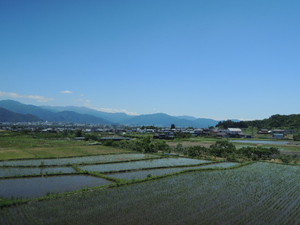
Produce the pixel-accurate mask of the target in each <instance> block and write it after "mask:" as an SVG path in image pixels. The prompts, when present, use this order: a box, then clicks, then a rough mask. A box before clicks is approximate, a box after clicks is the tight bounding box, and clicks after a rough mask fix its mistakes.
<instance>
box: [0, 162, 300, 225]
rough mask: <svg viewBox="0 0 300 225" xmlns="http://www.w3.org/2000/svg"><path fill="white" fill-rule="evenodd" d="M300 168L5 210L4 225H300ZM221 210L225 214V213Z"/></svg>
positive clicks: (262, 169)
mask: <svg viewBox="0 0 300 225" xmlns="http://www.w3.org/2000/svg"><path fill="white" fill-rule="evenodd" d="M299 180H300V167H299V166H289V165H279V164H274V163H262V162H258V163H253V164H251V165H247V166H243V167H239V168H235V169H231V170H211V171H202V172H200V171H196V172H191V173H183V174H180V175H177V176H171V177H166V178H164V179H157V180H153V181H151V182H142V183H136V184H134V185H125V186H120V187H116V188H103V189H96V190H94V191H91V192H84V193H82V194H76V195H69V196H68V197H61V198H56V199H47V200H44V201H32V202H30V203H29V204H22V205H17V206H13V207H7V208H4V209H3V210H1V211H0V224H20V221H22V224H24V225H27V224H28V225H29V224H30V225H31V224H52V225H56V224H75V225H76V224H78V225H79V224H99V221H101V224H106V225H116V224H143V225H148V224H149V225H150V224H157V225H165V224H189V225H199V224H245V225H251V224H259V225H265V224H289V225H298V224H300V208H299V205H300V195H299V193H300V185H299ZM220 209H221V210H220Z"/></svg>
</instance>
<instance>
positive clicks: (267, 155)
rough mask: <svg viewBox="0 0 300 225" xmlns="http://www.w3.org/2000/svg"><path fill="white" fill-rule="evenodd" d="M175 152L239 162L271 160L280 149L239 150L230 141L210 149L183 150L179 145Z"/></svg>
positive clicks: (250, 148) (258, 147)
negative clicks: (242, 160) (240, 160)
mask: <svg viewBox="0 0 300 225" xmlns="http://www.w3.org/2000/svg"><path fill="white" fill-rule="evenodd" d="M174 151H179V152H180V153H183V154H185V155H187V156H191V157H202V158H203V157H205V156H214V157H222V158H227V159H228V160H237V159H239V158H247V159H248V160H257V159H271V158H273V157H275V156H277V155H278V154H279V153H280V152H279V150H278V148H274V147H270V148H265V147H260V146H256V147H249V146H247V147H242V148H239V149H237V148H236V147H235V145H234V144H233V143H230V142H228V141H217V142H216V143H215V144H213V145H211V146H210V147H204V146H191V147H186V148H183V147H182V145H180V144H178V145H177V146H176V148H175V149H174Z"/></svg>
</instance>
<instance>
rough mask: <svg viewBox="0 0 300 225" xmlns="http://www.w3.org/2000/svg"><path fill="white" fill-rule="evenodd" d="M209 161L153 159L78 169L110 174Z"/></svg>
mask: <svg viewBox="0 0 300 225" xmlns="http://www.w3.org/2000/svg"><path fill="white" fill-rule="evenodd" d="M208 162H210V161H207V160H199V159H188V158H163V159H153V160H146V161H136V162H126V163H112V164H103V165H88V166H81V167H80V169H82V170H87V171H97V172H110V171H120V170H133V169H142V168H155V167H170V166H185V165H187V166H188V165H197V164H204V163H208Z"/></svg>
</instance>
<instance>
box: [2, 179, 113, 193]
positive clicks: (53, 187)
mask: <svg viewBox="0 0 300 225" xmlns="http://www.w3.org/2000/svg"><path fill="white" fill-rule="evenodd" d="M110 183H111V182H110V181H107V180H104V179H101V178H96V177H92V176H84V175H70V176H55V177H32V178H15V179H2V180H0V196H1V197H5V198H12V197H13V198H34V197H41V196H44V195H47V193H61V192H68V191H74V190H79V189H82V188H86V187H96V186H100V185H105V184H110Z"/></svg>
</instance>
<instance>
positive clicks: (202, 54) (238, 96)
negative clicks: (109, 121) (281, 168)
mask: <svg viewBox="0 0 300 225" xmlns="http://www.w3.org/2000/svg"><path fill="white" fill-rule="evenodd" d="M299 12H300V1H299V0H226V1H225V0H149V1H147V0H137V1H133V0H105V1H104V0H94V1H93V0H89V1H84V0H81V1H76V0H70V1H66V0H51V1H50V0H48V1H46V0H36V1H32V0H26V1H24V0H19V1H17V0H0V99H13V100H18V101H20V102H23V103H30V104H35V105H54V106H66V105H75V106H88V107H93V108H98V109H102V110H106V111H125V112H129V113H135V114H149V113H157V112H164V113H167V114H170V115H190V116H195V117H202V118H203V117H204V118H213V119H228V118H234V119H262V118H267V117H269V116H271V115H273V114H293V113H300V104H299V97H300V13H299Z"/></svg>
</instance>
